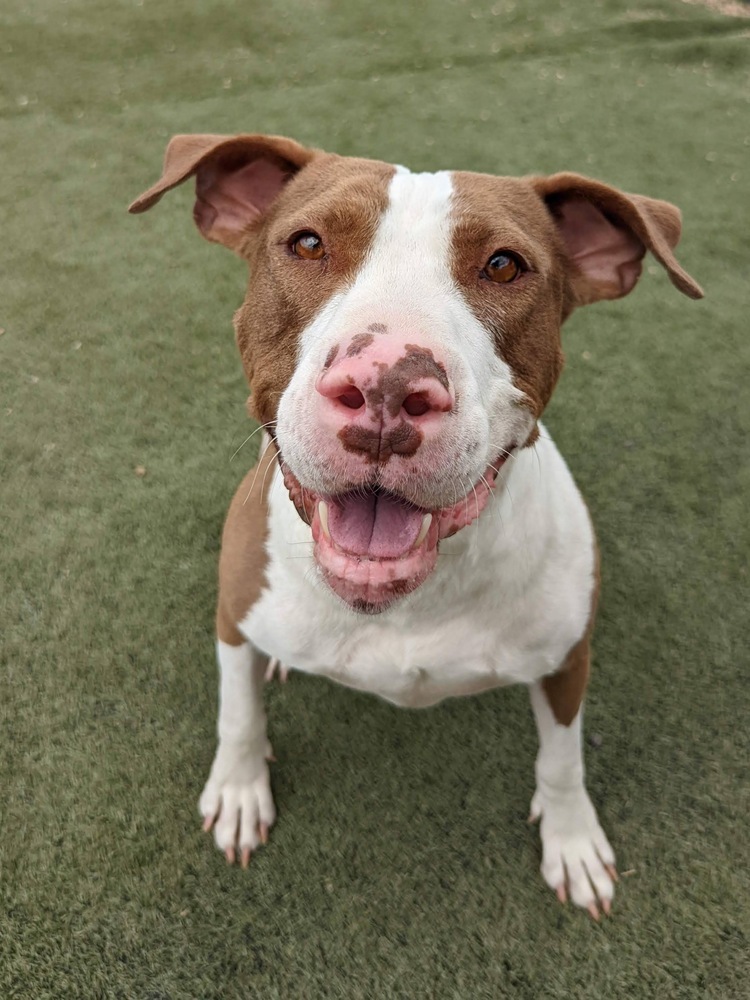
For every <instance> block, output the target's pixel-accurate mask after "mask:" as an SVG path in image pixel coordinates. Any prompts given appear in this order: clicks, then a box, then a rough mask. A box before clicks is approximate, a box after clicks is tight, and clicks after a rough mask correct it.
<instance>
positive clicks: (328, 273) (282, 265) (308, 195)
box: [235, 153, 394, 423]
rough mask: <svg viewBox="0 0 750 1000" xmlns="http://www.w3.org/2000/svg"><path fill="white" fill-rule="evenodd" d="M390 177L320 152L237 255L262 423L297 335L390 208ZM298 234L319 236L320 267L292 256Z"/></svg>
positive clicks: (240, 323)
mask: <svg viewBox="0 0 750 1000" xmlns="http://www.w3.org/2000/svg"><path fill="white" fill-rule="evenodd" d="M393 171H394V168H393V167H392V166H390V165H389V164H386V163H378V162H376V161H373V160H359V159H354V158H349V157H339V156H333V155H328V154H324V153H321V154H319V155H318V156H316V158H315V159H314V160H313V161H312V162H311V163H310V164H309V165H308V166H307V167H305V169H304V170H303V171H302V172H301V173H300V174H298V175H297V176H296V177H295V178H294V179H293V180H291V181H290V182H289V184H288V185H287V186H286V187H285V188H284V190H283V191H282V193H281V194H280V195H279V197H278V198H277V199H276V201H274V203H273V205H272V207H271V209H270V211H269V212H268V214H267V215H266V216H265V217H264V218H263V219H262V220H261V222H260V223H258V224H257V225H256V226H253V227H251V228H250V229H249V231H248V234H247V237H246V240H245V242H244V244H243V247H242V255H243V256H244V257H245V259H246V260H247V261H248V263H249V265H250V282H249V285H248V289H247V295H246V297H245V301H244V303H243V305H242V306H241V308H240V309H239V310H238V312H237V314H236V315H235V332H236V336H237V345H238V347H239V349H240V354H241V356H242V362H243V365H244V368H245V372H246V375H247V378H248V381H249V382H250V384H251V386H252V393H253V394H252V407H253V413H254V415H255V416H256V417H257V418H258V420H260V421H261V423H265V422H266V421H269V420H274V419H275V417H276V411H277V408H278V404H279V399H280V397H281V395H282V393H283V392H284V390H285V389H286V387H287V385H288V384H289V381H290V379H291V377H292V375H293V374H294V369H295V366H296V363H297V341H298V338H299V335H300V333H301V331H302V330H303V329H304V327H305V326H307V324H308V323H310V322H311V320H312V319H313V317H314V316H315V314H316V313H317V312H318V310H319V309H320V308H321V306H322V305H323V304H324V303H325V302H326V301H327V300H328V299H329V298H331V296H332V295H333V294H334V293H335V292H336V291H337V290H338V289H339V288H340V287H341V286H342V285H343V284H345V283H346V282H347V281H348V280H350V279H351V278H352V276H353V275H354V274H355V273H356V272H357V270H358V269H359V268H360V266H361V265H362V262H363V260H364V258H365V256H366V254H367V252H368V250H369V248H370V245H371V244H372V241H373V238H374V236H375V232H376V230H377V226H378V223H379V221H380V218H381V216H382V215H383V212H384V211H385V209H386V206H387V204H388V184H389V182H390V179H391V177H392V175H393ZM303 229H311V230H313V231H314V232H316V233H318V234H319V235H320V236H321V238H322V240H323V244H324V246H325V247H326V250H327V253H326V256H325V257H324V258H322V259H321V260H319V261H308V260H300V259H299V258H297V257H295V256H294V255H293V254H292V253H291V252H290V250H289V245H288V244H289V239H290V238H291V236H292V235H294V233H295V232H300V231H301V230H303Z"/></svg>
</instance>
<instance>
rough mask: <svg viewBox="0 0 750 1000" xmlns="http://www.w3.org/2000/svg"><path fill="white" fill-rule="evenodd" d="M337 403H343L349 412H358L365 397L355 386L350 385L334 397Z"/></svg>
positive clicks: (363, 403)
mask: <svg viewBox="0 0 750 1000" xmlns="http://www.w3.org/2000/svg"><path fill="white" fill-rule="evenodd" d="M336 398H337V399H338V401H339V403H343V404H344V406H346V407H347V408H348V409H350V410H358V409H360V407H362V406H364V405H365V397H364V396H363V395H362V393H361V392H360V391H359V389H358V388H357V387H356V386H355V385H350V386H349V387H348V388H347V389H346V390H345V391H344V392H341V393H339V395H338V396H337V397H336Z"/></svg>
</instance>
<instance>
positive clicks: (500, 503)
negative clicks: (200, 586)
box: [242, 441, 594, 707]
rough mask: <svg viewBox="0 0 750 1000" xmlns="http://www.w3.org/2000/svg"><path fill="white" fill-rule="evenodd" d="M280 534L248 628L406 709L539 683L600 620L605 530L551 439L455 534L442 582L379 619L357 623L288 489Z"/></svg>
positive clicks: (275, 534) (360, 618) (281, 655)
mask: <svg viewBox="0 0 750 1000" xmlns="http://www.w3.org/2000/svg"><path fill="white" fill-rule="evenodd" d="M539 463H541V465H542V466H545V467H546V470H545V471H546V474H547V479H548V481H549V483H550V487H549V489H548V490H547V491H546V493H545V492H543V491H541V490H540V488H539V486H538V476H539V467H540V466H539ZM269 527H270V537H269V543H268V551H269V557H270V559H269V565H268V569H267V579H268V586H267V588H266V589H265V591H264V593H263V595H262V596H261V598H260V600H259V601H258V602H257V604H256V605H255V606H254V607H253V608H252V609H251V611H250V613H249V614H248V616H247V618H246V619H245V620H244V621H243V622H242V630H243V632H244V633H245V634H246V635H247V636H248V638H249V639H250V640H251V642H253V643H254V645H256V646H257V647H258V648H259V649H261V650H263V651H265V652H267V653H268V654H269V655H272V656H274V657H277V658H278V659H279V660H280V661H281V662H282V663H284V664H285V665H286V666H289V667H293V668H297V669H299V670H303V671H305V672H310V673H316V674H322V675H325V676H327V677H330V678H331V679H333V680H336V681H338V682H340V683H342V684H346V685H348V686H350V687H354V688H358V689H360V690H365V691H370V692H372V693H374V694H378V695H380V696H381V697H384V698H386V699H388V700H389V701H392V702H394V703H396V704H399V705H406V706H415V707H417V706H423V705H430V704H433V703H434V702H437V701H440V700H441V699H443V698H446V697H450V696H455V695H462V694H472V693H475V692H478V691H481V690H484V689H487V688H491V687H495V686H498V685H502V684H510V683H518V682H527V683H528V682H531V681H533V680H536V679H537V678H539V677H541V676H543V675H544V674H547V673H550V672H552V671H553V670H555V669H556V668H557V667H558V666H559V664H560V663H561V662H562V660H563V658H564V656H565V655H566V653H567V652H568V650H569V649H570V648H571V646H572V645H573V644H574V643H575V642H576V641H577V640H578V639H579V638H580V636H581V635H582V634H583V631H584V630H585V628H586V624H587V621H588V619H589V615H590V611H591V593H592V587H593V569H594V543H593V533H592V530H591V526H590V522H589V520H588V515H587V512H586V508H585V506H584V504H583V501H582V500H581V497H580V495H579V493H578V491H577V489H576V487H575V484H574V483H573V480H572V478H571V476H570V473H569V472H568V470H567V467H566V466H565V464H564V462H563V461H562V459H561V458H560V456H559V454H558V453H557V450H556V449H555V447H554V445H553V444H552V442H551V441H546V442H544V443H543V444H541V445H540V447H539V448H538V449H537V454H535V455H533V456H531V455H528V456H526V455H523V456H519V459H518V460H517V462H516V465H515V468H514V472H513V478H512V481H511V482H510V483H509V484H506V489H505V492H504V493H503V494H502V495H501V496H499V497H497V498H496V501H495V503H494V506H491V507H489V508H488V509H487V510H486V511H485V513H484V514H483V515H482V516H481V517H480V518H479V520H478V521H477V522H475V524H474V525H472V526H471V527H470V528H468V529H465V530H464V531H462V532H459V533H458V535H456V536H455V537H454V538H450V539H447V540H446V541H445V542H444V543H443V545H442V547H441V554H440V556H439V562H438V567H437V569H436V570H435V572H434V573H433V575H432V576H431V577H430V578H429V579H428V580H427V581H426V582H425V583H424V584H423V585H422V586H421V587H420V588H419V589H418V590H417V591H416V592H415V593H413V594H411V595H409V597H408V598H406V599H404V600H403V601H401V602H399V603H398V604H396V605H395V606H394V607H393V608H391V609H390V610H388V611H386V612H384V613H383V614H380V615H376V616H373V617H369V616H364V615H358V614H356V613H354V612H352V611H351V609H349V608H346V607H344V606H343V604H342V603H341V602H339V601H338V599H337V598H335V597H334V596H333V595H332V594H331V593H330V592H329V591H328V588H327V587H326V585H325V584H324V583H323V581H322V580H320V579H319V577H318V576H317V572H316V568H315V565H314V561H313V559H312V558H311V545H310V539H309V528H307V526H306V525H305V524H303V523H302V521H301V520H300V518H299V516H298V515H297V513H296V511H295V510H294V508H293V506H292V504H291V503H290V502H289V500H288V498H287V497H286V495H285V493H284V491H283V489H281V488H279V489H274V490H273V491H272V497H271V511H270V522H269Z"/></svg>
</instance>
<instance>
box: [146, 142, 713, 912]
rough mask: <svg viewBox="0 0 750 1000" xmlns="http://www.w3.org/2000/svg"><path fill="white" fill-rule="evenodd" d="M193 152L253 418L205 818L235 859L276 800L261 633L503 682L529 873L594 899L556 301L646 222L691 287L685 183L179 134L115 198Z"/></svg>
mask: <svg viewBox="0 0 750 1000" xmlns="http://www.w3.org/2000/svg"><path fill="white" fill-rule="evenodd" d="M193 175H194V176H195V177H196V188H197V201H196V203H195V208H194V217H195V221H196V224H197V226H198V228H199V229H200V231H201V233H202V234H203V235H204V236H205V237H206V238H207V239H209V240H213V241H215V242H217V243H223V244H224V246H226V247H229V248H230V249H232V250H234V251H235V252H236V253H237V254H239V255H240V256H241V257H243V258H244V259H245V260H246V261H247V262H248V264H249V265H250V283H249V286H248V290H247V296H246V298H245V301H244V303H243V305H242V306H241V307H240V309H239V310H238V312H237V313H236V315H235V318H234V321H235V329H236V334H237V343H238V345H239V349H240V353H241V355H242V361H243V364H244V367H245V371H246V373H247V377H248V380H249V382H250V384H251V386H252V397H251V405H252V410H253V413H254V415H255V416H256V417H257V419H258V420H259V421H260V423H261V424H262V425H263V427H264V429H265V430H264V448H263V450H262V453H261V459H260V461H259V463H258V465H257V466H256V467H255V469H253V470H252V471H251V472H250V473H249V474H248V475H247V477H246V478H245V480H244V481H243V482H242V484H241V486H240V488H239V490H238V492H237V494H236V496H235V498H234V500H233V502H232V505H231V507H230V510H229V515H228V518H227V521H226V526H225V529H224V536H223V545H222V554H221V562H220V586H219V606H218V614H217V629H218V642H217V648H218V660H219V671H220V708H219V721H218V735H219V743H218V750H217V753H216V758H215V761H214V764H213V767H212V769H211V774H210V776H209V779H208V782H207V784H206V787H205V789H204V791H203V795H202V796H201V799H200V811H201V813H202V815H203V817H204V826H205V828H206V829H210V828H211V827H213V829H214V836H215V839H216V844H217V845H218V847H219V848H220V849H221V850H222V851H223V852H224V853H225V854H226V857H227V859H228V860H229V861H230V862H231V861H234V860H235V859H236V858H237V857H239V859H240V860H241V861H242V863H243V865H246V864H247V863H248V861H249V859H250V856H251V852H252V851H254V850H256V848H257V847H258V846H259V844H261V843H265V841H266V839H267V836H268V829H269V827H270V826H271V825H272V823H273V822H274V819H275V809H274V804H273V799H272V796H271V785H270V781H269V770H268V763H267V760H268V757H269V756H270V744H269V743H268V739H267V735H266V719H265V714H264V710H263V697H262V686H263V677H264V673H265V670H266V666H267V663H268V661H269V658H272V659H275V660H278V661H280V662H281V663H283V664H285V665H287V666H289V667H294V668H296V669H298V670H304V671H307V672H310V673H318V674H324V675H326V676H328V677H331V678H334V679H336V680H338V681H341V682H342V683H343V684H347V685H350V686H351V687H355V688H359V689H362V690H366V691H372V692H374V693H376V694H379V695H381V696H382V697H384V698H387V699H388V700H389V701H392V702H394V703H395V704H398V705H408V706H425V705H432V704H434V703H435V702H437V701H440V700H441V699H442V698H446V697H448V696H453V695H463V694H471V693H474V692H478V691H483V690H486V689H489V688H493V687H496V686H498V685H503V684H511V683H523V684H527V685H528V687H529V690H530V694H531V704H532V707H533V711H534V715H535V717H536V722H537V726H538V730H539V741H540V749H539V755H538V758H537V763H536V792H535V794H534V797H533V800H532V803H531V815H532V817H533V818H538V817H541V838H542V856H543V859H542V865H541V870H542V875H543V876H544V879H545V881H546V882H547V884H548V885H549V886H550V887H551V888H552V889H554V890H555V891H556V892H557V895H558V897H559V898H560V899H561V900H563V901H564V900H565V899H566V898H567V897H568V896H569V897H570V898H571V899H572V900H573V901H574V902H575V903H577V904H578V905H579V906H582V907H585V908H587V909H588V911H589V912H590V913H591V915H592V916H594V917H598V915H599V910H600V908H601V909H602V910H603V911H604V912H609V909H610V904H611V899H612V895H613V880H614V879H615V878H616V873H615V868H614V860H615V859H614V854H613V852H612V848H611V847H610V845H609V842H608V840H607V838H606V836H605V834H604V832H603V830H602V828H601V826H600V825H599V821H598V819H597V815H596V812H595V810H594V807H593V805H592V803H591V800H590V799H589V796H588V794H587V792H586V789H585V786H584V768H583V761H582V752H581V715H582V706H583V696H584V691H585V688H586V683H587V679H588V673H589V640H590V634H591V629H592V624H593V618H594V610H595V605H596V597H597V577H598V567H597V549H596V542H595V538H594V533H593V530H592V527H591V523H590V521H589V517H588V513H587V510H586V507H585V504H584V502H583V500H582V499H581V496H580V494H579V492H578V490H577V488H576V486H575V484H574V482H573V479H572V477H571V475H570V472H569V471H568V468H567V466H566V465H565V462H564V461H563V459H562V458H561V456H560V454H559V452H558V451H557V449H556V448H555V445H554V444H553V442H552V440H551V439H550V437H549V435H548V434H547V432H546V431H545V430H544V428H543V427H542V425H541V424H540V423H539V418H540V416H541V414H542V411H543V410H544V408H545V406H546V404H547V402H548V400H549V398H550V395H551V393H552V390H553V388H554V386H555V383H556V381H557V378H558V376H559V374H560V370H561V368H562V363H563V359H562V353H561V347H560V327H561V324H562V323H563V321H564V320H565V319H566V318H567V317H568V316H569V315H570V313H571V312H572V311H573V309H574V308H575V307H576V306H579V305H584V304H586V303H589V302H595V301H597V300H599V299H614V298H618V297H619V296H622V295H625V294H627V293H628V292H629V291H630V290H631V289H632V288H633V286H634V285H635V283H636V281H637V280H638V277H639V275H640V272H641V263H642V259H643V256H644V254H645V253H646V251H647V250H649V251H651V253H652V254H653V255H654V257H655V258H656V259H657V260H658V261H659V262H660V263H661V264H662V265H663V266H664V268H666V270H667V272H668V274H669V277H670V278H671V280H672V283H673V284H674V285H675V286H676V287H677V288H678V289H679V290H680V291H681V292H684V293H685V294H686V295H689V296H690V297H691V298H699V297H700V296H701V294H702V292H701V290H700V287H699V286H698V285H697V284H696V283H695V282H694V281H693V280H692V278H690V276H689V275H688V274H686V272H685V271H684V270H683V269H682V268H681V267H680V265H679V264H678V263H677V261H676V260H675V258H674V256H673V253H672V248H673V247H674V246H675V245H676V243H677V241H678V238H679V235H680V214H679V211H678V210H677V209H676V208H675V207H674V206H672V205H670V204H667V203H666V202H663V201H655V200H653V199H651V198H645V197H641V196H639V195H627V194H623V193H622V192H620V191H618V190H616V189H614V188H612V187H609V186H607V185H605V184H601V183H599V182H597V181H593V180H589V179H588V178H585V177H581V176H579V175H577V174H571V173H562V174H555V175H553V176H550V177H527V178H520V179H518V178H510V177H492V176H487V175H482V174H473V173H462V172H447V171H445V172H439V173H410V172H409V171H408V170H406V169H405V168H404V167H398V166H392V165H389V164H386V163H381V162H378V161H374V160H364V159H353V158H349V157H340V156H335V155H331V154H328V153H323V152H321V151H319V150H315V149H309V148H306V147H304V146H301V145H299V144H298V143H296V142H294V141H292V140H290V139H285V138H281V137H278V136H265V135H239V136H235V137H228V136H219V135H182V136H176V137H175V138H174V139H172V141H171V142H170V143H169V146H168V148H167V153H166V159H165V163H164V172H163V175H162V177H161V179H160V180H159V181H158V182H157V183H156V184H155V185H154V186H153V187H152V188H150V189H149V190H148V191H146V192H145V193H144V194H143V195H142V196H141V197H140V198H138V199H137V201H135V202H134V203H133V205H132V206H131V211H132V212H143V211H145V210H146V209H148V208H151V206H152V205H154V204H155V203H156V202H157V201H158V200H159V199H160V198H161V196H162V195H163V194H164V193H165V192H166V191H168V190H170V189H171V188H173V187H175V186H176V185H178V184H181V183H182V182H183V181H185V180H186V179H187V178H189V177H191V176H193ZM277 473H279V475H277ZM282 480H283V483H282ZM470 524H471V525H472V529H471V530H470V531H468V530H465V529H466V528H467V526H468V525H470ZM446 554H449V555H450V556H451V558H449V559H445V558H441V556H445V555H446Z"/></svg>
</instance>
